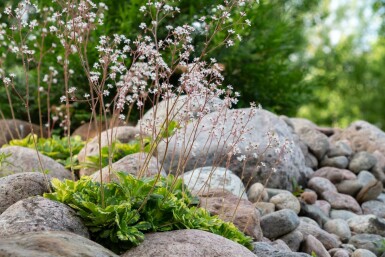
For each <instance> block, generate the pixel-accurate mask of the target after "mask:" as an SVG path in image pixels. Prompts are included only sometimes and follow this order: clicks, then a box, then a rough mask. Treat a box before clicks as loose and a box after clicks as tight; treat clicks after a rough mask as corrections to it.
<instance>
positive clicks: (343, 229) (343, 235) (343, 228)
mask: <svg viewBox="0 0 385 257" xmlns="http://www.w3.org/2000/svg"><path fill="white" fill-rule="evenodd" d="M323 228H324V230H326V231H327V232H329V233H331V234H334V235H336V236H338V237H339V238H340V240H341V241H342V242H347V241H348V240H349V239H350V237H351V236H352V233H351V232H350V228H349V224H348V223H347V221H346V220H343V219H334V220H329V221H327V222H326V223H325V225H324V227H323Z"/></svg>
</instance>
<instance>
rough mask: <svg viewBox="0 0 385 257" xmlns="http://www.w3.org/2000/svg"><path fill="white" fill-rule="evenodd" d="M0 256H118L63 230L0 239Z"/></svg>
mask: <svg viewBox="0 0 385 257" xmlns="http://www.w3.org/2000/svg"><path fill="white" fill-rule="evenodd" d="M0 256H4V257H5V256H8V257H26V256H28V257H53V256H55V257H68V256H71V257H118V256H119V255H116V254H114V253H113V252H111V251H110V250H108V249H106V248H104V247H103V246H101V245H99V244H97V243H95V242H93V241H91V240H89V239H87V238H85V237H82V236H79V235H76V234H73V233H70V232H64V231H38V232H30V233H26V234H21V235H14V236H10V237H7V238H2V239H1V240H0Z"/></svg>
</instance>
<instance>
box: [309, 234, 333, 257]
mask: <svg viewBox="0 0 385 257" xmlns="http://www.w3.org/2000/svg"><path fill="white" fill-rule="evenodd" d="M302 251H303V252H305V253H308V254H313V253H315V254H316V255H317V257H331V256H330V254H329V253H328V251H327V250H326V249H325V247H324V246H323V245H322V243H321V242H320V241H319V240H318V239H317V238H315V237H314V236H312V235H308V236H307V237H306V240H305V241H304V243H303V246H302Z"/></svg>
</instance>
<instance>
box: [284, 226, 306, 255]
mask: <svg viewBox="0 0 385 257" xmlns="http://www.w3.org/2000/svg"><path fill="white" fill-rule="evenodd" d="M279 239H281V240H282V241H284V242H285V243H286V244H287V246H289V248H290V249H291V250H292V251H293V252H298V250H299V247H300V245H301V243H302V241H303V235H302V233H301V232H299V231H298V230H294V231H292V232H290V233H288V234H286V235H284V236H282V237H280V238H279Z"/></svg>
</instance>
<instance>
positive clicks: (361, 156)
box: [349, 151, 377, 173]
mask: <svg viewBox="0 0 385 257" xmlns="http://www.w3.org/2000/svg"><path fill="white" fill-rule="evenodd" d="M376 163H377V159H376V157H374V156H373V155H372V154H371V153H368V152H365V151H362V152H358V153H356V154H355V155H353V158H352V159H351V160H350V163H349V170H351V171H353V172H354V173H358V172H360V171H361V170H370V169H371V168H372V167H374V165H376Z"/></svg>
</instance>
